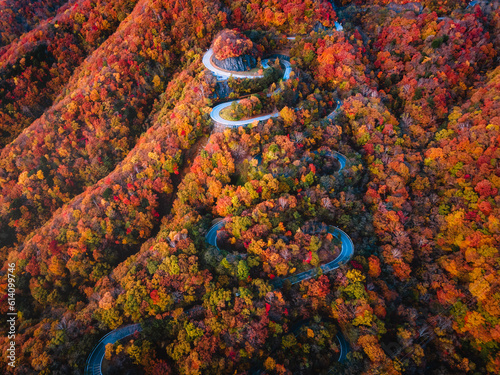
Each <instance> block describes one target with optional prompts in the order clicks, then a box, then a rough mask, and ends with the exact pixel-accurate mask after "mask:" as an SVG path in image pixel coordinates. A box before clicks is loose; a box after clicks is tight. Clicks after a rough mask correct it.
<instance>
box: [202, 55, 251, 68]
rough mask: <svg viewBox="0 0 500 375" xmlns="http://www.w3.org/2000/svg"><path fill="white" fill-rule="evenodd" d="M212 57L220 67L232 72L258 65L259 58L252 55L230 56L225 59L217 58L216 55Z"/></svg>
mask: <svg viewBox="0 0 500 375" xmlns="http://www.w3.org/2000/svg"><path fill="white" fill-rule="evenodd" d="M212 59H213V63H214V64H215V65H216V66H218V67H219V68H221V69H225V70H229V71H232V72H244V71H247V70H250V69H253V68H255V67H256V66H257V59H256V58H255V57H254V56H250V55H243V56H238V57H228V58H227V59H223V60H217V59H216V58H215V56H214V57H212Z"/></svg>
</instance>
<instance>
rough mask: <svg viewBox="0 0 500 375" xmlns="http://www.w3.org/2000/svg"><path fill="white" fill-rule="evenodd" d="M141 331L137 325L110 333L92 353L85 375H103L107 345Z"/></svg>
mask: <svg viewBox="0 0 500 375" xmlns="http://www.w3.org/2000/svg"><path fill="white" fill-rule="evenodd" d="M141 331H142V327H141V325H140V324H139V323H136V324H131V325H128V326H125V327H121V328H117V329H115V330H113V331H111V332H109V333H108V334H107V335H106V336H104V337H103V338H102V339H101V340H100V341H99V342H98V343H97V345H96V346H95V347H94V350H92V353H90V355H89V357H88V359H87V365H86V366H85V375H102V361H103V359H104V354H105V352H106V345H107V344H114V343H115V342H117V341H119V340H121V339H123V338H125V337H127V336H130V335H133V334H134V333H135V332H141Z"/></svg>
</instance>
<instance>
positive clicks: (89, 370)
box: [84, 22, 354, 375]
mask: <svg viewBox="0 0 500 375" xmlns="http://www.w3.org/2000/svg"><path fill="white" fill-rule="evenodd" d="M335 27H336V29H337V30H342V29H343V28H342V25H341V24H340V23H338V22H336V23H335ZM292 38H293V39H295V37H289V38H288V39H292ZM212 56H213V50H212V49H211V48H210V49H209V50H208V51H207V52H206V53H205V55H204V56H203V64H204V65H205V67H206V68H207V69H208V70H210V71H211V72H212V73H214V75H215V76H216V77H217V78H218V79H221V80H226V79H228V78H229V77H231V76H232V77H234V78H249V79H253V78H263V77H264V75H262V74H254V73H249V72H228V71H225V70H222V69H220V68H218V67H217V66H216V65H215V64H213V62H212ZM281 63H282V64H283V65H284V66H285V72H284V74H283V81H286V80H288V79H290V74H291V72H292V66H291V65H290V63H289V62H288V61H286V60H281ZM261 64H262V67H263V68H264V69H268V68H269V60H268V59H264V60H262V62H261ZM279 91H280V89H279V88H278V89H276V90H275V91H274V92H273V93H270V94H268V96H271V95H272V94H274V93H276V92H279ZM231 104H232V101H230V102H226V103H222V104H219V105H217V106H215V107H214V108H213V109H212V112H211V113H210V117H211V118H212V120H213V121H215V122H218V123H220V124H223V125H225V126H227V127H238V126H242V125H248V124H251V123H253V122H254V121H265V120H267V119H269V118H271V117H277V116H279V112H277V111H276V112H273V113H270V114H266V115H262V116H259V117H254V118H250V119H246V120H240V121H228V120H225V119H223V118H222V117H220V111H221V110H223V109H224V108H227V107H229V106H231ZM339 107H340V104H339V105H338V106H337V109H338V108H339ZM336 156H337V159H338V160H339V162H340V166H341V168H340V170H339V171H341V170H342V169H344V168H345V166H346V162H347V159H346V157H345V156H344V155H342V154H340V153H336ZM226 221H227V220H226V219H222V220H221V221H219V222H218V223H216V224H215V225H213V226H212V227H211V228H210V230H209V231H208V233H207V234H206V241H207V242H208V243H209V244H211V245H213V246H215V247H216V248H217V249H218V250H220V249H219V248H218V246H217V231H218V230H220V229H221V228H222V227H223V226H224V225H225V223H226ZM332 234H333V235H335V236H337V237H338V238H340V240H341V241H342V250H341V252H340V255H339V256H338V257H337V258H336V259H334V260H333V261H331V262H329V263H327V264H325V265H323V266H321V269H322V270H323V272H329V271H331V270H334V269H336V268H338V267H339V266H340V265H341V264H343V263H345V262H347V261H348V260H349V259H350V258H351V257H352V254H353V253H354V245H353V243H352V240H351V239H350V237H349V236H348V235H347V234H346V233H345V232H344V231H342V230H340V229H338V228H335V231H334V232H333V233H332ZM317 272H318V271H317V269H312V270H309V271H305V272H302V273H300V274H298V275H294V276H291V277H289V278H286V279H284V280H279V279H278V280H277V282H278V283H280V284H281V285H282V284H283V282H284V281H286V280H290V281H291V283H292V284H295V283H298V282H300V281H303V280H307V279H309V278H311V277H313V276H315V275H316V273H317ZM292 278H293V280H292ZM275 282H276V281H275ZM196 308H197V307H194V308H193V309H196ZM141 331H142V326H141V324H139V323H136V324H130V325H128V326H125V327H121V328H117V329H114V330H113V331H111V332H109V333H108V334H107V335H105V336H104V337H103V338H101V340H100V341H99V342H98V343H97V345H96V346H95V347H94V349H93V350H92V352H91V353H90V355H89V357H88V358H87V362H86V366H85V371H84V374H85V375H102V361H103V359H104V355H105V353H106V345H107V344H114V343H116V342H117V341H119V340H121V339H123V338H125V337H127V336H131V335H133V334H134V333H135V332H141ZM337 340H338V341H339V344H340V357H339V362H343V361H344V360H345V359H346V355H347V353H348V351H349V345H348V343H347V342H346V340H345V338H344V336H343V335H342V334H341V333H339V334H338V335H337Z"/></svg>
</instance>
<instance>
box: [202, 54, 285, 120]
mask: <svg viewBox="0 0 500 375" xmlns="http://www.w3.org/2000/svg"><path fill="white" fill-rule="evenodd" d="M211 51H212V50H211V49H209V50H208V51H207V52H206V53H205V55H204V56H203V64H205V67H206V68H207V69H209V70H210V71H212V72H213V73H214V74H215V75H216V76H221V75H222V74H229V75H232V76H233V77H239V75H235V74H232V73H228V72H226V71H223V70H221V69H219V68H218V67H217V66H215V65H214V64H212V60H211V59H210V57H207V56H211V54H212V53H213V52H211ZM281 63H282V64H283V65H284V66H285V72H284V73H283V81H286V80H288V79H290V73H291V72H292V66H291V65H290V63H289V62H288V61H286V60H282V61H281ZM261 64H262V67H263V68H264V69H267V68H269V60H268V59H264V60H262V62H261ZM235 73H236V72H235ZM262 77H264V76H263V75H247V76H245V77H239V78H262ZM279 91H280V89H279V88H278V89H276V90H275V91H274V92H273V93H276V92H279ZM273 93H270V94H267V96H268V97H269V96H271V95H272V94H273ZM233 102H236V103H239V100H233V101H230V102H225V103H221V104H219V105H216V106H215V107H214V108H213V109H212V112H210V117H211V119H212V120H213V121H214V122H216V123H218V124H221V125H224V126H226V127H230V128H231V127H238V126H245V125H248V124H251V123H253V122H254V121H266V120H268V119H270V118H271V117H278V116H279V115H280V113H279V112H278V111H276V112H273V113H268V114H265V115H262V116H257V117H252V118H248V119H244V120H237V121H231V120H226V119H223V118H222V117H221V115H220V113H221V111H222V110H223V109H225V108H228V107H230V106H231V105H232V104H233Z"/></svg>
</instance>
